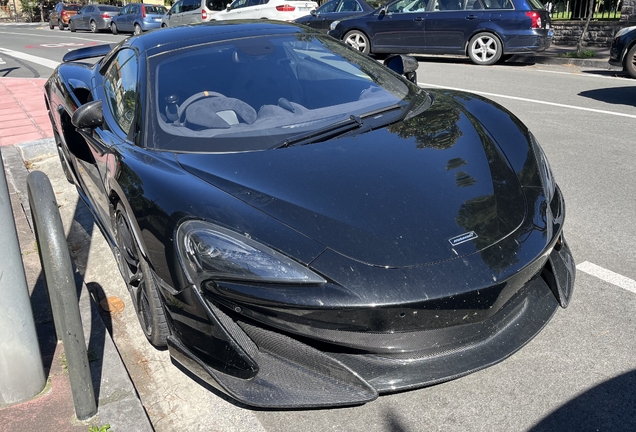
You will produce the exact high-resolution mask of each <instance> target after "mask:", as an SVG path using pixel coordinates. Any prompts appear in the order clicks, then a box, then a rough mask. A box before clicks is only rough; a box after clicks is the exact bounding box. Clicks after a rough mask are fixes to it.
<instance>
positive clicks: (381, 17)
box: [368, 0, 432, 53]
mask: <svg viewBox="0 0 636 432" xmlns="http://www.w3.org/2000/svg"><path fill="white" fill-rule="evenodd" d="M430 1H432V0H398V1H396V2H393V3H391V4H389V5H388V6H387V7H385V8H383V9H381V11H380V12H379V13H376V19H375V20H372V21H370V22H369V23H368V25H369V28H370V30H371V33H372V35H370V36H371V39H372V41H371V44H372V45H373V46H374V48H375V49H377V48H380V49H383V50H385V51H386V50H391V51H393V52H395V53H405V52H422V51H425V48H426V34H425V21H426V18H427V12H426V11H427V8H428V4H429V2H430Z"/></svg>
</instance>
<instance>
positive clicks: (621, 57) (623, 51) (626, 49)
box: [609, 26, 636, 78]
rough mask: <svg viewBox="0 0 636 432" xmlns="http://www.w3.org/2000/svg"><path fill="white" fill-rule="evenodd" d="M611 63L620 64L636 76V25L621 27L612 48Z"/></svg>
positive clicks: (633, 76) (631, 74) (632, 75)
mask: <svg viewBox="0 0 636 432" xmlns="http://www.w3.org/2000/svg"><path fill="white" fill-rule="evenodd" d="M609 63H610V64H611V65H613V66H620V67H622V68H623V70H626V71H627V72H628V73H629V75H630V76H631V77H632V78H636V26H632V27H624V28H622V29H620V30H619V31H618V32H617V33H616V36H615V37H614V41H613V42H612V46H611V48H610V59H609Z"/></svg>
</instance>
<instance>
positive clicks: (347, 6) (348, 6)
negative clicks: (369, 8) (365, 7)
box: [338, 0, 362, 12]
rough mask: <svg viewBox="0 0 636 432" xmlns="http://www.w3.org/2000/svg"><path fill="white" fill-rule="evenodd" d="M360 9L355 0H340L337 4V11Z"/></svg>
mask: <svg viewBox="0 0 636 432" xmlns="http://www.w3.org/2000/svg"><path fill="white" fill-rule="evenodd" d="M361 10H362V8H361V7H360V5H359V4H358V2H357V1H355V0H342V2H341V3H340V5H339V6H338V12H357V11H361Z"/></svg>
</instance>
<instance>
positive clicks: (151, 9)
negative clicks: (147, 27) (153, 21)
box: [144, 5, 166, 15]
mask: <svg viewBox="0 0 636 432" xmlns="http://www.w3.org/2000/svg"><path fill="white" fill-rule="evenodd" d="M144 9H145V10H146V13H148V14H161V15H163V14H165V13H166V8H165V7H163V6H148V5H146V6H144Z"/></svg>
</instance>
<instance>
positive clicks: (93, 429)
mask: <svg viewBox="0 0 636 432" xmlns="http://www.w3.org/2000/svg"><path fill="white" fill-rule="evenodd" d="M109 429H110V424H105V425H104V426H101V427H97V426H89V427H88V432H108V430H109Z"/></svg>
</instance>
